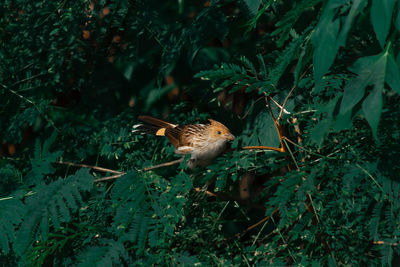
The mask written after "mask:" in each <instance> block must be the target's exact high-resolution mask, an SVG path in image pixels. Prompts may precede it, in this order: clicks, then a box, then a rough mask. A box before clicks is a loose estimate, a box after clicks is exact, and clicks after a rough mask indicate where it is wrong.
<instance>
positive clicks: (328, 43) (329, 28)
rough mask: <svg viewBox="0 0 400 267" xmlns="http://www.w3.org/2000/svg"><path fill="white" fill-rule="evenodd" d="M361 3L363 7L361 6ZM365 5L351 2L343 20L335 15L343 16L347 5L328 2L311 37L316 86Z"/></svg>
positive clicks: (341, 2) (339, 2)
mask: <svg viewBox="0 0 400 267" xmlns="http://www.w3.org/2000/svg"><path fill="white" fill-rule="evenodd" d="M362 3H363V4H364V5H361V4H362ZM365 5H366V3H365V1H361V0H356V1H353V2H352V5H351V9H350V11H349V13H348V15H347V16H346V17H345V18H343V17H340V16H339V17H338V14H337V13H340V14H343V13H344V10H342V9H345V8H346V6H347V3H344V1H336V0H331V1H329V3H328V5H327V7H326V8H325V10H324V14H323V15H322V17H321V19H320V21H319V23H318V25H317V27H316V29H315V32H314V34H313V36H312V42H313V45H314V47H315V50H314V56H313V63H314V76H315V82H316V84H317V86H318V85H319V83H320V82H321V79H322V76H323V75H324V74H325V73H327V72H328V70H329V68H330V67H331V65H332V64H333V61H334V60H335V57H336V54H337V51H338V50H339V47H340V46H344V45H345V44H346V39H347V34H348V33H349V30H350V28H351V24H352V23H353V20H354V18H355V17H356V16H357V14H358V13H359V12H361V11H362V10H363V9H364V7H365ZM342 24H343V27H342V28H341V27H340V25H342Z"/></svg>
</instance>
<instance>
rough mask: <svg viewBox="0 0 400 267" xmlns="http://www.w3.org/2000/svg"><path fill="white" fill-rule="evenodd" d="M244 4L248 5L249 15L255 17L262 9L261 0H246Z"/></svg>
mask: <svg viewBox="0 0 400 267" xmlns="http://www.w3.org/2000/svg"><path fill="white" fill-rule="evenodd" d="M243 2H244V3H245V4H246V7H247V10H248V12H249V15H250V16H255V15H256V14H257V11H258V8H259V7H260V4H261V0H244V1H243Z"/></svg>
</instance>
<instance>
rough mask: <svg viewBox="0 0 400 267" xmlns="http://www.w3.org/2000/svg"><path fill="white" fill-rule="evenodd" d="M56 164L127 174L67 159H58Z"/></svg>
mask: <svg viewBox="0 0 400 267" xmlns="http://www.w3.org/2000/svg"><path fill="white" fill-rule="evenodd" d="M54 163H56V164H61V165H68V166H73V167H81V168H90V169H93V170H98V171H102V172H111V173H116V174H125V172H120V171H115V170H111V169H106V168H103V167H98V166H92V165H86V164H79V163H73V162H67V161H65V162H64V161H56V162H54Z"/></svg>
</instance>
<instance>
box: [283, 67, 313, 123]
mask: <svg viewBox="0 0 400 267" xmlns="http://www.w3.org/2000/svg"><path fill="white" fill-rule="evenodd" d="M307 71H308V68H307V69H306V70H305V71H304V72H303V74H301V76H300V78H299V80H301V79H302V78H303V77H304V76H305V75H306V73H307ZM296 87H297V83H296V84H294V85H293V87H292V88H291V89H290V91H289V93H288V95H287V96H286V98H285V100H284V101H283V104H282V107H281V111H280V112H279V115H278V120H281V119H282V113H283V111H284V110H285V106H286V103H287V102H288V100H289V97H290V96H291V95H292V94H293V91H294V89H296Z"/></svg>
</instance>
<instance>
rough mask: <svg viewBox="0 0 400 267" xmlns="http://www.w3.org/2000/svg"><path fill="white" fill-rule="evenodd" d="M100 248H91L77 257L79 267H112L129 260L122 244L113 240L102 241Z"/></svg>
mask: <svg viewBox="0 0 400 267" xmlns="http://www.w3.org/2000/svg"><path fill="white" fill-rule="evenodd" d="M99 242H100V243H101V245H100V246H94V247H89V248H87V249H86V250H84V251H82V252H81V253H80V254H79V255H78V256H77V261H78V264H77V266H79V267H92V266H104V267H107V266H109V267H112V266H115V264H120V263H121V262H123V261H124V260H126V259H127V258H128V256H127V252H126V250H125V247H124V246H123V244H122V243H120V242H116V241H114V240H112V239H100V240H99Z"/></svg>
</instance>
